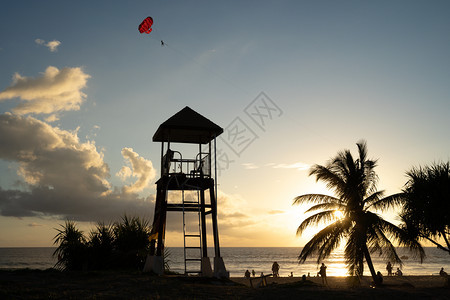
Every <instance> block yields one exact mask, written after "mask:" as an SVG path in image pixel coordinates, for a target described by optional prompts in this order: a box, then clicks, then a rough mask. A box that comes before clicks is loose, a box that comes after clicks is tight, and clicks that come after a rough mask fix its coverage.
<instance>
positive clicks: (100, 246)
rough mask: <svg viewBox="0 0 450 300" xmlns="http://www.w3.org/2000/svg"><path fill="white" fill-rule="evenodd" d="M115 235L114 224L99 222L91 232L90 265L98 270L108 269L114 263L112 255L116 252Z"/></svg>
mask: <svg viewBox="0 0 450 300" xmlns="http://www.w3.org/2000/svg"><path fill="white" fill-rule="evenodd" d="M114 242H115V236H114V231H113V226H112V225H110V224H108V225H106V224H105V223H102V222H99V223H97V225H96V227H95V229H94V230H92V231H91V232H90V233H89V243H88V245H89V258H90V262H89V265H90V266H91V268H93V269H96V270H103V269H108V268H109V267H111V266H112V265H113V262H112V261H111V257H112V255H113V252H114Z"/></svg>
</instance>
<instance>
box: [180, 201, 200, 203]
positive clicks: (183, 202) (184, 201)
mask: <svg viewBox="0 0 450 300" xmlns="http://www.w3.org/2000/svg"><path fill="white" fill-rule="evenodd" d="M183 203H195V204H198V201H184V202H183Z"/></svg>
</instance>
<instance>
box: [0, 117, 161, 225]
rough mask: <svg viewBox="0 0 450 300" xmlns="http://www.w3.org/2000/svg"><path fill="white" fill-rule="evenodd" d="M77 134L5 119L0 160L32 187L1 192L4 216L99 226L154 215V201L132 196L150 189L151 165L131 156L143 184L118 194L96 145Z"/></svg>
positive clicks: (1, 127) (1, 122)
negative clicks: (147, 186) (12, 165)
mask: <svg viewBox="0 0 450 300" xmlns="http://www.w3.org/2000/svg"><path fill="white" fill-rule="evenodd" d="M77 131H78V129H76V130H74V131H67V130H62V129H60V128H58V127H53V126H50V125H49V124H47V123H45V122H43V121H40V120H37V119H35V118H33V117H30V116H28V117H24V116H19V115H14V114H11V113H5V114H3V115H0V159H3V160H7V161H13V162H15V163H17V164H18V166H19V167H18V170H17V172H18V175H19V176H20V177H21V178H22V180H23V181H24V183H26V186H27V189H25V190H4V189H2V188H1V187H0V214H1V215H4V216H16V217H26V216H57V217H61V218H71V219H75V220H80V221H98V220H111V219H112V218H117V217H120V216H121V215H123V214H124V213H130V214H133V213H138V214H140V215H142V212H145V213H148V214H151V213H152V212H153V209H152V207H153V204H152V203H153V201H154V195H151V196H149V197H147V198H141V197H138V195H136V194H133V193H131V191H132V190H133V189H134V190H139V188H140V187H142V186H144V185H145V184H148V182H147V181H146V180H148V179H146V178H143V177H144V176H142V172H144V170H148V169H145V168H141V167H140V165H139V164H144V163H143V161H146V160H144V159H143V158H142V157H139V155H137V154H136V153H135V152H133V151H127V152H126V155H127V157H131V158H130V160H136V161H138V162H137V163H136V162H134V163H133V162H131V164H132V167H133V172H134V174H136V176H138V180H137V183H136V184H133V185H131V187H130V189H131V191H129V192H128V193H123V192H122V191H121V189H119V188H115V189H113V188H112V187H111V186H110V183H109V182H108V178H109V176H110V172H109V166H108V165H107V164H106V163H105V162H104V160H103V153H102V152H100V151H98V149H97V148H96V146H95V143H94V142H92V141H86V142H81V141H80V140H79V138H78V135H77V133H78V132H77ZM126 149H128V148H126ZM146 162H148V161H146ZM148 163H149V162H148ZM147 165H148V164H147ZM139 176H141V177H139Z"/></svg>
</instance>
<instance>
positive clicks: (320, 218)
mask: <svg viewBox="0 0 450 300" xmlns="http://www.w3.org/2000/svg"><path fill="white" fill-rule="evenodd" d="M357 146H358V154H359V157H358V158H357V159H354V158H353V156H352V154H351V153H350V151H349V150H345V151H342V152H339V153H338V154H337V156H336V157H334V158H332V159H331V160H330V161H329V162H328V163H327V164H326V166H321V165H314V166H313V167H312V168H311V170H310V173H309V175H310V176H311V175H314V176H316V181H322V182H324V183H326V186H327V188H328V189H331V190H332V191H333V192H334V194H335V195H336V196H335V197H333V196H328V195H321V194H307V195H301V196H298V197H296V198H295V199H294V204H303V203H306V202H309V203H313V204H314V206H312V207H311V208H309V209H308V210H307V211H306V212H307V213H309V212H316V213H315V214H313V215H311V216H309V217H307V218H306V219H305V220H303V222H302V223H301V224H300V226H299V227H298V229H297V235H301V234H302V232H303V231H304V230H305V229H306V228H307V227H309V226H311V225H318V224H322V223H329V222H332V223H331V224H329V225H327V226H326V227H325V228H324V229H322V230H321V231H319V232H318V233H317V234H315V235H314V237H313V238H312V239H311V240H310V241H309V242H308V243H307V244H306V245H305V246H304V248H303V250H302V252H301V253H300V255H299V257H298V258H299V262H300V263H302V262H305V260H306V259H307V258H308V257H311V256H313V255H317V263H320V261H322V260H323V259H325V258H326V257H328V256H329V255H330V254H331V253H332V251H333V250H335V249H336V248H337V247H338V246H339V245H340V243H341V242H342V241H344V240H346V241H347V242H346V244H345V250H344V254H345V258H346V264H347V268H348V271H349V274H350V275H356V276H361V275H362V274H363V271H364V266H363V263H364V260H365V261H366V262H367V265H368V267H369V269H370V272H371V275H372V277H373V279H374V282H375V283H378V277H377V276H376V272H375V269H374V267H373V264H372V259H371V256H370V255H371V254H373V253H378V254H379V255H381V256H383V257H384V258H385V259H386V260H389V261H392V262H394V263H396V264H399V265H400V266H401V265H402V261H401V259H400V258H399V257H398V255H397V252H396V250H395V247H394V246H393V245H392V243H391V241H390V240H395V241H397V242H398V243H399V245H401V246H407V247H409V248H410V249H411V250H415V252H416V253H417V254H418V255H419V257H420V259H421V260H422V259H423V257H424V255H425V254H424V251H423V249H422V247H421V246H420V244H419V243H417V242H416V241H415V240H413V239H410V238H409V236H408V235H407V234H406V233H405V231H404V230H402V229H401V228H399V227H397V226H395V225H394V224H392V223H390V222H388V221H386V220H384V219H383V218H382V217H381V216H380V215H379V214H377V213H375V212H373V211H372V210H381V211H383V210H386V209H388V208H390V207H393V206H395V205H397V204H399V203H400V200H401V197H400V196H401V195H399V194H396V195H392V196H389V197H385V198H383V194H384V192H383V191H377V182H378V176H377V175H376V173H375V167H376V160H370V159H368V158H367V146H366V143H365V142H364V141H361V142H358V143H357ZM317 211H318V212H317ZM336 211H341V212H342V213H343V217H342V218H339V217H336V214H335V212H336Z"/></svg>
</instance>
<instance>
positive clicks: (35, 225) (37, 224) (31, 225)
mask: <svg viewBox="0 0 450 300" xmlns="http://www.w3.org/2000/svg"><path fill="white" fill-rule="evenodd" d="M27 226H28V227H42V226H45V225H42V224H39V223H34V222H33V223H30V224H28V225H27Z"/></svg>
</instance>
